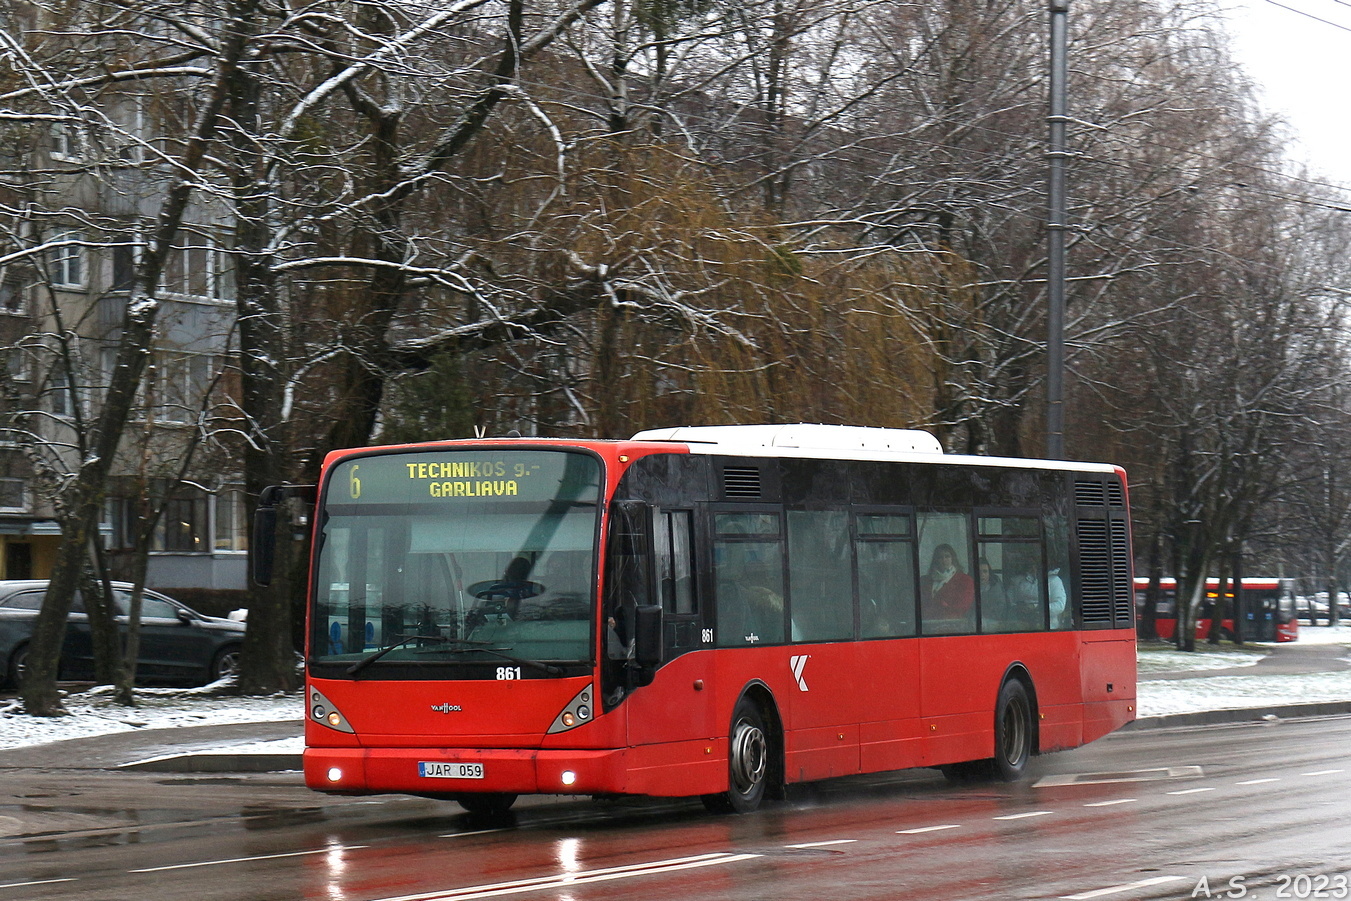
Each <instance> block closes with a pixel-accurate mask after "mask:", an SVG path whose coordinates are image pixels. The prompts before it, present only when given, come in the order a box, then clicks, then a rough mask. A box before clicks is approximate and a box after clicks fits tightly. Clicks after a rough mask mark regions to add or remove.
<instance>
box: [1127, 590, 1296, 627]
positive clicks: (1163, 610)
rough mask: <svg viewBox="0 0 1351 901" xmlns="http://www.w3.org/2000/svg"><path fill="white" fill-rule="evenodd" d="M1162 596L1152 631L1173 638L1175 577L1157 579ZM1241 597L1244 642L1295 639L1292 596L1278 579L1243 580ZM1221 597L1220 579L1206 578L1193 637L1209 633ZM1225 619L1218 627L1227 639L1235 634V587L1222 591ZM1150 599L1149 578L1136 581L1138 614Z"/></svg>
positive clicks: (1175, 600)
mask: <svg viewBox="0 0 1351 901" xmlns="http://www.w3.org/2000/svg"><path fill="white" fill-rule="evenodd" d="M1159 590H1160V594H1161V597H1160V598H1159V602H1158V604H1157V605H1156V607H1155V614H1154V631H1155V634H1157V635H1158V636H1159V637H1160V638H1163V639H1166V640H1170V641H1171V640H1172V638H1173V636H1174V635H1175V634H1176V632H1177V579H1173V578H1167V579H1160V580H1159ZM1241 592H1242V593H1241V595H1240V598H1241V600H1242V606H1243V639H1244V641H1275V642H1285V641H1297V640H1299V621H1298V620H1297V619H1296V617H1295V609H1294V597H1293V596H1292V595H1291V593H1290V591H1289V590H1288V588H1287V587H1286V586H1285V585H1284V584H1282V582H1281V580H1280V579H1267V578H1251V579H1243V580H1242V587H1241ZM1219 596H1220V580H1219V579H1206V598H1205V600H1204V601H1202V602H1201V609H1200V610H1198V611H1197V614H1196V637H1197V638H1206V637H1207V636H1209V635H1210V621H1211V619H1212V618H1213V617H1214V610H1215V601H1216V599H1218V598H1219ZM1224 597H1225V607H1224V618H1223V619H1221V620H1220V628H1221V630H1222V631H1223V635H1224V637H1225V638H1226V639H1231V638H1233V637H1234V590H1233V588H1232V587H1230V589H1229V590H1228V591H1227V592H1226V593H1225V596H1224ZM1148 602H1149V579H1146V578H1143V577H1142V578H1139V579H1136V580H1135V607H1136V610H1137V611H1139V612H1138V614H1137V615H1139V616H1142V617H1143V616H1144V609H1145V604H1147V603H1148Z"/></svg>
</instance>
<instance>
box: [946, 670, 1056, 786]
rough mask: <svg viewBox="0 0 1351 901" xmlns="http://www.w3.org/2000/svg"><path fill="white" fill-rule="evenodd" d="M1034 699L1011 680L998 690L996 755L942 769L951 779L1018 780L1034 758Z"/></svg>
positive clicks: (1015, 680) (1019, 683)
mask: <svg viewBox="0 0 1351 901" xmlns="http://www.w3.org/2000/svg"><path fill="white" fill-rule="evenodd" d="M1032 734H1033V733H1032V700H1031V698H1030V697H1029V696H1028V693H1027V686H1025V685H1024V684H1023V683H1022V682H1021V681H1020V680H1018V679H1009V680H1008V681H1007V682H1005V683H1004V685H1003V686H1002V687H1001V688H1000V689H999V698H998V699H997V700H996V701H995V712H994V756H993V757H987V758H986V759H985V760H967V761H963V762H961V763H949V764H946V765H944V766H942V767H940V769H941V770H942V771H943V775H944V776H946V777H947V780H948V781H949V782H954V783H957V784H958V785H961V784H965V783H970V782H989V781H991V780H995V781H999V782H1017V781H1018V780H1019V779H1021V778H1023V774H1024V773H1026V772H1027V762H1028V761H1029V760H1030V759H1031V758H1032Z"/></svg>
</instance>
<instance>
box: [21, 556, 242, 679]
mask: <svg viewBox="0 0 1351 901" xmlns="http://www.w3.org/2000/svg"><path fill="white" fill-rule="evenodd" d="M112 584H113V604H114V606H115V607H116V609H117V616H116V618H117V623H118V626H119V629H120V631H121V632H122V634H123V635H125V634H126V627H127V621H128V620H127V614H128V611H129V610H130V609H131V585H129V584H127V583H126V582H114V583H112ZM46 592H47V582H46V581H45V580H25V581H0V677H3V678H4V680H5V681H6V682H8V684H9V685H10V686H11V687H16V688H17V687H18V685H19V682H20V681H21V680H22V678H23V670H24V660H25V659H26V658H27V656H28V642H29V639H30V638H31V637H32V635H33V626H34V623H36V621H37V616H38V610H39V609H41V607H42V598H43V596H44V595H45V594H46ZM140 633H141V648H140V654H139V656H138V663H137V665H136V677H137V681H140V682H147V683H149V682H172V683H187V684H193V685H202V684H206V683H209V682H214V681H216V680H217V679H220V678H223V677H225V676H227V675H229V674H230V673H233V672H234V671H235V668H236V667H237V666H238V664H239V650H240V648H241V647H242V646H243V643H244V624H243V623H242V622H235V621H232V620H228V619H221V618H220V617H215V616H204V615H202V614H200V613H198V612H197V611H196V610H193V609H192V608H191V607H188V606H187V605H186V604H182V603H180V602H178V601H176V600H174V599H173V598H170V597H167V596H165V595H162V594H160V593H159V592H156V591H146V592H145V596H144V597H143V598H142V601H141V629H140ZM93 647H94V645H93V640H92V637H91V635H90V631H89V615H88V614H87V613H85V607H84V599H83V598H82V597H80V596H79V595H78V594H77V595H76V597H75V602H74V604H73V605H72V607H71V612H70V618H69V620H68V621H67V624H66V639H65V644H64V645H63V647H62V650H61V669H60V673H59V678H62V679H88V678H91V677H92V676H93V674H94V650H93Z"/></svg>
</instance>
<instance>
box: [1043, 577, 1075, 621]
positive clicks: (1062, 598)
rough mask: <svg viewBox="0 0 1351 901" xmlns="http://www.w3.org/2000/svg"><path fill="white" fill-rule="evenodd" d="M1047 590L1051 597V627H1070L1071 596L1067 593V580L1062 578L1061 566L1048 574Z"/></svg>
mask: <svg viewBox="0 0 1351 901" xmlns="http://www.w3.org/2000/svg"><path fill="white" fill-rule="evenodd" d="M1046 591H1047V594H1049V595H1050V597H1051V628H1052V629H1067V628H1069V627H1070V619H1069V610H1068V606H1069V605H1068V601H1069V598H1068V596H1067V595H1066V593H1065V581H1064V580H1063V579H1061V578H1060V569H1059V567H1057V568H1056V569H1053V570H1051V571H1050V572H1049V573H1047V574H1046Z"/></svg>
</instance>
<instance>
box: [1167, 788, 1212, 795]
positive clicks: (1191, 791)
mask: <svg viewBox="0 0 1351 901" xmlns="http://www.w3.org/2000/svg"><path fill="white" fill-rule="evenodd" d="M1214 790H1215V789H1213V788H1184V789H1182V791H1176V792H1164V794H1166V795H1199V794H1200V793H1201V792H1213V791H1214Z"/></svg>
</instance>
